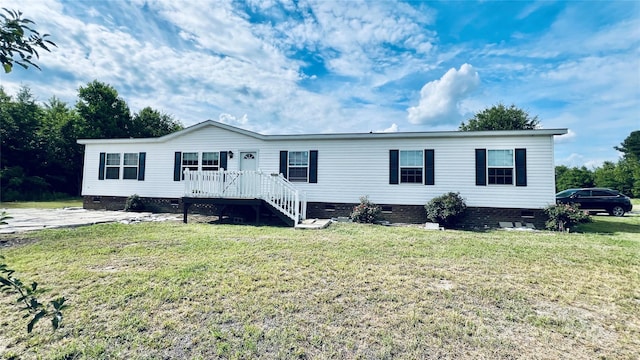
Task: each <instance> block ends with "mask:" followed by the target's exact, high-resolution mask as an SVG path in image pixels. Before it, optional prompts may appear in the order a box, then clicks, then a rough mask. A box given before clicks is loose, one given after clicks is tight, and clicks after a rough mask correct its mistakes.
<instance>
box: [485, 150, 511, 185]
mask: <svg viewBox="0 0 640 360" xmlns="http://www.w3.org/2000/svg"><path fill="white" fill-rule="evenodd" d="M487 172H488V175H489V176H488V177H489V184H495V185H512V184H513V150H511V149H509V150H488V151H487Z"/></svg>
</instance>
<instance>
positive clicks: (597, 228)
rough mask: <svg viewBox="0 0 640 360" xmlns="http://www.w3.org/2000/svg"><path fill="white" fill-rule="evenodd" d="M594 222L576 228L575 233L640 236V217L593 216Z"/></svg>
mask: <svg viewBox="0 0 640 360" xmlns="http://www.w3.org/2000/svg"><path fill="white" fill-rule="evenodd" d="M592 218H593V222H592V223H587V224H580V225H578V226H576V228H575V232H580V233H598V234H615V233H630V234H640V216H638V215H635V214H634V215H625V216H623V217H613V216H593V217H592Z"/></svg>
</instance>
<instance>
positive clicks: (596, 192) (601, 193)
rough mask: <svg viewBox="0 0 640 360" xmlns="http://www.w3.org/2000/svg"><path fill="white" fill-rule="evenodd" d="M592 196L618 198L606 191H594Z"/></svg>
mask: <svg viewBox="0 0 640 360" xmlns="http://www.w3.org/2000/svg"><path fill="white" fill-rule="evenodd" d="M591 194H592V196H616V195H615V194H613V193H612V192H610V191H604V190H593V191H592V192H591Z"/></svg>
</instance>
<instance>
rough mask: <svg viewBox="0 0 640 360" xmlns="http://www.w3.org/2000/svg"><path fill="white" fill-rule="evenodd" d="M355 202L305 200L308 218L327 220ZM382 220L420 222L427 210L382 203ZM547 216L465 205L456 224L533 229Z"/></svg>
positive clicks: (540, 226)
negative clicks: (529, 226)
mask: <svg viewBox="0 0 640 360" xmlns="http://www.w3.org/2000/svg"><path fill="white" fill-rule="evenodd" d="M357 205H358V204H345V203H320V202H310V203H307V219H313V218H318V219H329V218H337V217H349V215H351V212H352V211H353V208H354V207H356V206H357ZM378 205H379V206H380V207H381V208H382V219H383V220H386V221H389V222H391V223H408V224H423V223H425V222H427V213H426V210H425V208H424V206H423V205H384V204H378ZM546 221H547V216H546V214H545V213H544V210H542V209H519V208H491V207H467V210H466V211H465V214H464V215H463V216H462V218H461V219H460V221H459V223H458V226H457V227H458V228H461V229H469V230H471V229H477V230H482V229H486V228H497V227H499V223H500V222H514V223H515V222H520V223H522V224H523V225H524V224H525V223H532V224H533V225H534V226H535V227H536V229H544V223H545V222H546Z"/></svg>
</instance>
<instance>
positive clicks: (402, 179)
mask: <svg viewBox="0 0 640 360" xmlns="http://www.w3.org/2000/svg"><path fill="white" fill-rule="evenodd" d="M403 153H404V154H405V157H404V158H403V156H402V154H403ZM408 153H416V154H419V158H420V159H419V160H420V161H419V165H415V160H416V159H415V158H414V159H408V158H407V155H406V154H408ZM398 157H399V159H398V172H399V173H398V180H399V183H400V184H422V183H424V150H399V152H398ZM409 160H414V161H413V162H410V161H409ZM403 161H404V164H403ZM403 168H404V169H406V170H410V169H411V170H414V171H415V170H417V169H420V178H419V179H415V181H407V180H408V177H409V175H406V176H403V175H402V170H403ZM416 175H417V173H415V174H413V175H410V176H411V177H412V178H415V176H416ZM418 180H419V181H418Z"/></svg>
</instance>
